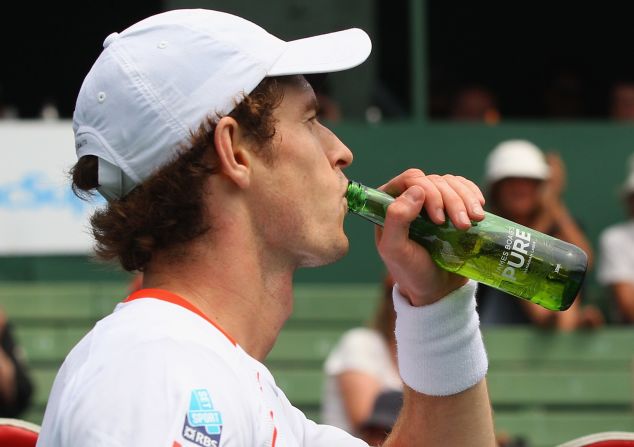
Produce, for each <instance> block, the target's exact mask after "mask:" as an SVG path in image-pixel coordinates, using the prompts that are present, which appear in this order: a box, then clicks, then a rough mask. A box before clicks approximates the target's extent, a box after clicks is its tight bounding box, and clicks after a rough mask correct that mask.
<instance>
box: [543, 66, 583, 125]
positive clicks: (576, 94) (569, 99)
mask: <svg viewBox="0 0 634 447" xmlns="http://www.w3.org/2000/svg"><path fill="white" fill-rule="evenodd" d="M584 93H585V89H584V86H583V82H582V81H581V78H580V77H579V76H578V75H577V74H576V73H574V72H572V71H568V70H564V71H561V72H559V73H558V74H557V75H556V76H555V78H554V79H553V80H552V82H551V83H550V85H549V86H548V87H547V89H546V92H545V102H546V116H547V117H548V118H556V119H576V118H581V117H583V116H584V114H585V109H584V103H583V101H582V98H583V97H584Z"/></svg>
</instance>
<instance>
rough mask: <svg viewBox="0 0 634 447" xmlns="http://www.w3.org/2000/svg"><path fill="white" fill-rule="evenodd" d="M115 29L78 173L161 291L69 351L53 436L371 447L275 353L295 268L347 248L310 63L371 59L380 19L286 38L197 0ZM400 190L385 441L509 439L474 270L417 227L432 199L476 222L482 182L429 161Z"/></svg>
mask: <svg viewBox="0 0 634 447" xmlns="http://www.w3.org/2000/svg"><path fill="white" fill-rule="evenodd" d="M104 46H105V47H106V48H105V50H104V51H103V53H102V54H101V56H100V57H99V59H98V60H97V62H96V63H95V65H94V66H93V68H92V70H91V71H90V73H89V74H88V76H87V77H86V79H85V81H84V84H83V85H82V89H81V91H80V93H79V97H78V100H77V107H76V110H75V115H74V130H75V137H76V143H77V144H76V146H77V154H78V156H79V161H78V163H77V165H76V166H75V167H74V169H73V183H74V188H75V190H76V191H78V192H80V193H81V192H82V191H83V192H87V193H89V192H90V191H92V190H94V189H97V190H98V191H99V192H100V193H101V194H102V195H104V196H105V197H106V198H107V199H108V201H109V203H108V207H107V208H106V209H104V210H102V211H99V212H97V213H96V214H95V216H94V217H93V219H92V226H93V233H94V235H95V238H96V240H97V252H98V254H99V255H100V256H101V257H102V258H104V259H113V258H117V259H118V260H119V261H120V263H121V265H122V266H123V267H124V268H125V269H127V270H130V271H133V270H141V271H143V287H145V288H144V289H141V290H138V291H137V292H135V293H133V294H132V295H131V296H130V297H128V299H127V300H126V301H125V302H124V303H122V304H120V305H119V306H117V309H116V310H115V312H114V313H113V314H111V315H110V316H108V317H106V318H104V319H103V320H102V321H100V322H99V323H98V324H97V325H96V326H95V328H94V329H93V330H92V331H91V332H90V333H89V334H88V335H87V336H86V337H85V338H84V339H83V340H82V341H81V342H80V343H79V344H78V345H77V346H76V347H75V348H74V349H73V351H72V352H71V353H70V354H69V356H68V357H67V359H66V361H65V362H64V365H63V366H62V368H61V370H60V372H59V374H58V377H57V378H56V381H55V384H54V386H53V390H52V392H51V396H50V399H49V403H48V407H47V410H46V414H45V417H44V421H43V424H42V432H41V436H40V440H39V445H41V446H65V447H72V446H88V445H90V446H123V445H130V446H169V447H175V446H183V447H185V446H195V445H198V446H207V447H209V446H216V447H217V446H265V445H266V446H277V447H281V446H326V445H328V446H360V445H365V443H363V441H361V440H358V439H355V438H353V437H352V436H350V435H348V434H347V433H345V432H343V431H341V430H339V429H336V428H334V427H328V426H322V425H317V424H315V423H313V422H311V421H309V420H307V419H306V418H305V416H304V415H303V414H302V413H301V412H300V411H299V410H297V409H295V408H294V407H292V405H291V404H290V403H289V402H288V400H287V399H286V397H285V396H284V394H283V392H282V390H280V389H279V388H278V387H277V386H276V385H275V382H274V380H273V378H272V376H271V374H270V373H269V371H268V370H267V369H266V367H265V366H264V365H263V364H262V363H260V362H261V361H262V360H263V359H264V358H265V357H266V355H267V353H268V352H269V351H270V350H271V348H272V346H273V344H274V342H275V339H276V337H277V335H278V334H279V331H280V329H281V327H282V325H283V324H284V321H285V320H286V319H287V318H288V317H289V315H290V314H291V311H292V305H293V295H292V280H293V273H294V271H295V270H296V269H298V268H300V267H309V266H317V265H323V264H326V263H329V262H333V261H335V260H337V259H338V258H340V257H341V256H343V255H344V254H345V252H346V251H347V249H348V240H347V238H346V236H345V234H344V232H343V226H342V223H343V219H344V216H345V214H346V211H347V203H346V200H345V198H344V194H345V191H346V186H347V180H346V178H345V176H344V175H343V173H342V169H343V168H345V167H346V166H348V165H349V164H350V163H351V162H352V153H351V152H350V150H349V149H348V148H347V147H346V146H345V145H343V143H342V142H341V141H340V140H339V139H338V138H337V137H336V136H335V135H334V134H333V133H332V132H330V131H329V130H328V129H326V128H325V127H324V126H322V125H321V124H320V123H319V122H318V121H317V119H316V114H317V104H316V100H315V96H314V93H313V90H312V88H311V87H310V85H309V84H308V82H307V81H306V79H305V78H304V76H303V75H305V74H311V73H318V72H329V71H337V70H343V69H347V68H350V67H353V66H355V65H357V64H359V63H361V62H362V61H363V60H365V58H366V57H367V56H368V54H369V52H370V42H369V39H368V37H367V35H366V34H365V33H364V32H362V31H360V30H347V31H342V32H339V33H334V34H329V35H323V36H316V37H312V38H308V39H302V40H298V41H293V42H288V43H286V42H283V41H280V40H279V39H277V38H275V37H273V36H271V35H270V34H268V33H267V32H266V31H264V30H262V29H261V28H259V27H257V26H256V25H254V24H252V23H250V22H248V21H246V20H243V19H241V18H239V17H235V16H231V15H228V14H223V13H219V12H215V11H205V10H181V11H171V12H167V13H164V14H159V15H157V16H153V17H150V18H148V19H146V20H144V21H142V22H140V23H138V24H136V25H133V26H132V27H130V28H128V29H127V30H125V31H124V32H122V33H121V34H114V35H111V36H109V37H108V38H107V39H106V41H105V43H104ZM385 189H387V190H388V191H391V192H393V193H395V194H398V193H402V194H401V195H400V197H399V198H398V199H397V200H396V201H395V203H394V204H393V205H391V206H390V209H389V211H388V217H387V219H386V222H385V228H384V230H383V231H379V232H377V245H378V250H379V253H380V254H381V256H382V257H383V259H384V261H385V263H386V265H387V266H388V268H389V269H390V271H391V273H392V275H393V277H394V278H395V280H396V281H397V283H398V287H396V288H395V303H396V304H395V305H396V307H397V313H398V318H399V321H400V322H399V323H398V324H397V329H396V331H397V339H398V340H399V357H400V359H401V361H400V368H401V372H402V375H403V378H404V381H405V383H406V384H407V385H408V388H407V389H406V391H405V403H404V407H403V411H402V413H401V417H400V419H399V421H398V422H397V424H396V427H395V428H394V431H393V433H392V435H391V437H390V439H389V440H388V441H387V442H386V445H392V446H395V445H412V446H413V445H417V446H418V445H428V446H437V445H443V446H452V445H453V446H468V445H473V446H478V447H481V446H492V445H494V437H493V428H492V423H491V411H490V407H489V403H488V396H487V391H486V383H485V381H484V375H485V373H486V369H487V361H486V355H485V353H484V349H483V345H482V339H481V336H480V333H479V329H478V321H477V316H476V314H475V310H474V297H473V293H474V289H475V285H474V284H473V283H472V282H469V283H467V281H466V280H465V279H464V278H461V277H458V276H455V275H452V274H450V273H447V272H445V271H441V270H438V269H437V268H436V267H435V266H434V264H433V263H432V261H431V259H430V257H429V256H428V255H427V253H426V252H425V251H424V250H423V249H422V248H421V247H419V246H418V245H416V244H414V243H412V242H411V241H410V240H409V239H408V237H407V228H408V226H409V222H410V221H412V220H413V219H414V218H415V216H416V215H417V214H418V213H419V212H420V211H421V208H422V207H423V206H425V209H426V210H427V212H428V213H429V214H430V215H432V216H434V219H435V221H436V222H437V223H440V222H442V221H444V219H445V212H446V214H447V216H448V218H450V219H451V220H452V221H453V222H454V223H455V224H456V225H457V226H459V227H460V228H467V227H468V226H469V225H470V221H469V219H475V220H478V219H482V217H483V213H482V208H481V206H482V204H483V202H484V199H483V197H482V195H481V193H480V191H479V190H478V189H477V187H475V185H474V184H473V183H471V182H469V181H467V180H465V179H462V178H458V177H453V176H444V177H440V176H425V175H423V173H422V172H420V171H417V170H410V171H407V172H405V173H403V174H402V175H400V176H398V177H396V178H395V179H393V180H391V181H390V182H388V183H387V184H386V185H385ZM447 295H448V296H447ZM445 296H447V297H446V298H444V299H441V298H443V297H445ZM422 328H425V331H423V330H422ZM415 390H417V391H415Z"/></svg>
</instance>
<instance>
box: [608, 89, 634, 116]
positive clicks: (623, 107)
mask: <svg viewBox="0 0 634 447" xmlns="http://www.w3.org/2000/svg"><path fill="white" fill-rule="evenodd" d="M610 116H611V117H612V118H613V119H615V120H617V121H634V82H626V81H620V82H617V83H615V84H614V85H613V86H612V90H611V92H610Z"/></svg>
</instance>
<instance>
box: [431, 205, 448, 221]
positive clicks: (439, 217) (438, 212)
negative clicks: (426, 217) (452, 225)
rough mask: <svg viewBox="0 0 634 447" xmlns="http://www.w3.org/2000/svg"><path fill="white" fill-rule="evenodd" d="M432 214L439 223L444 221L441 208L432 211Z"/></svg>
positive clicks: (443, 213)
mask: <svg viewBox="0 0 634 447" xmlns="http://www.w3.org/2000/svg"><path fill="white" fill-rule="evenodd" d="M434 214H435V215H436V219H438V220H439V221H441V222H444V221H445V212H444V211H443V209H442V208H436V211H434Z"/></svg>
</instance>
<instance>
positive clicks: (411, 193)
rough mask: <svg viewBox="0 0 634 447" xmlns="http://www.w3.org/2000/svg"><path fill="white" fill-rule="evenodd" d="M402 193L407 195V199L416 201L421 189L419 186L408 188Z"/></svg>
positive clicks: (419, 196) (418, 198)
mask: <svg viewBox="0 0 634 447" xmlns="http://www.w3.org/2000/svg"><path fill="white" fill-rule="evenodd" d="M403 195H404V196H405V197H407V198H408V199H410V200H412V201H414V202H416V201H418V200H420V198H421V195H422V191H421V190H420V188H408V189H407V190H405V192H404V193H403Z"/></svg>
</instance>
